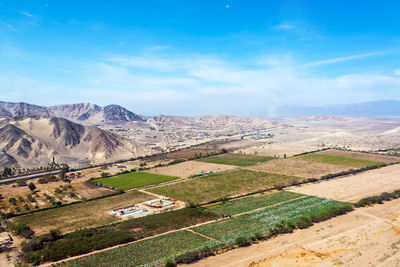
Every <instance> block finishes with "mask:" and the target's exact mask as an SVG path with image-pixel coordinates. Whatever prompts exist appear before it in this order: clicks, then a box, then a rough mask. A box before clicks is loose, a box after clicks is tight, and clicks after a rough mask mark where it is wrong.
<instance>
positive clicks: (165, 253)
mask: <svg viewBox="0 0 400 267" xmlns="http://www.w3.org/2000/svg"><path fill="white" fill-rule="evenodd" d="M217 244H218V243H217V242H215V241H212V240H209V239H207V238H204V237H202V236H199V235H196V234H194V233H191V232H189V231H179V232H175V233H170V234H167V235H163V236H159V237H155V238H152V239H147V240H143V241H139V242H136V243H133V244H129V245H126V246H122V247H118V248H115V249H112V250H108V251H104V252H101V253H97V254H94V255H90V256H87V257H83V258H79V259H76V260H72V261H68V262H65V263H63V264H59V265H57V266H63V267H78V266H86V267H91V266H93V267H102V266H104V267H109V266H156V265H159V264H162V263H163V260H164V259H166V258H171V259H173V258H174V256H176V255H179V254H183V253H185V252H189V251H193V250H196V249H200V248H203V247H205V246H209V247H215V246H216V245H217Z"/></svg>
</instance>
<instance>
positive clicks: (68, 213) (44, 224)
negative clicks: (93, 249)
mask: <svg viewBox="0 0 400 267" xmlns="http://www.w3.org/2000/svg"><path fill="white" fill-rule="evenodd" d="M153 198H154V197H153V196H150V195H147V194H144V193H141V192H138V191H129V192H126V193H124V194H121V195H116V196H112V197H107V198H101V199H96V200H92V201H87V202H82V203H78V204H74V205H70V206H64V207H59V208H55V209H49V210H44V211H40V212H36V213H32V214H28V215H24V216H19V217H15V218H13V219H12V220H13V221H14V222H16V223H25V224H27V225H29V226H30V227H31V228H32V229H33V230H34V231H35V232H36V234H41V233H45V232H48V231H49V230H50V229H60V230H61V231H62V232H67V231H73V230H77V229H80V228H86V227H97V226H101V225H105V224H109V223H113V222H116V221H119V220H120V219H119V218H118V217H116V216H114V215H111V214H109V212H110V210H112V209H115V208H120V207H124V206H127V205H133V204H136V203H140V202H144V201H147V200H150V199H153Z"/></svg>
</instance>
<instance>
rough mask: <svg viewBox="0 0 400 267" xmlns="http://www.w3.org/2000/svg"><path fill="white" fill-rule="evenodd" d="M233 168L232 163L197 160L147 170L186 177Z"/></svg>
mask: <svg viewBox="0 0 400 267" xmlns="http://www.w3.org/2000/svg"><path fill="white" fill-rule="evenodd" d="M235 168H237V167H236V166H232V165H223V164H216V163H207V162H199V161H186V162H182V163H178V164H174V165H170V166H165V167H158V168H154V169H151V170H149V171H148V172H151V173H156V174H164V175H171V176H179V177H181V178H188V177H189V176H191V175H193V174H198V173H204V172H208V171H212V172H214V173H216V172H222V171H227V170H232V169H235Z"/></svg>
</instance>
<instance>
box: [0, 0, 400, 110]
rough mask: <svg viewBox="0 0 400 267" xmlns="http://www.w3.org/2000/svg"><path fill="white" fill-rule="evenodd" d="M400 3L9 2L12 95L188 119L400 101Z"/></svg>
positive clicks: (5, 90)
mask: <svg viewBox="0 0 400 267" xmlns="http://www.w3.org/2000/svg"><path fill="white" fill-rule="evenodd" d="M399 11H400V4H399V3H398V2H397V1H385V2H382V1H372V0H367V1H352V2H349V1H343V0H340V1H332V2H329V3H328V2H326V1H324V2H322V1H301V3H300V1H268V2H267V1H251V2H249V1H244V0H241V1H235V0H232V1H219V0H213V1H212V0H208V1H183V0H181V1H177V0H170V1H161V0H159V1H155V0H149V1H118V2H109V1H96V3H95V4H94V2H92V1H54V0H53V1H18V2H15V1H9V0H0V93H1V98H0V100H1V101H11V102H28V103H32V104H37V105H46V106H49V105H56V104H66V103H78V102H91V103H95V104H99V105H107V104H111V103H113V104H119V105H122V106H124V107H126V108H128V109H129V110H132V111H133V112H135V113H139V114H144V115H157V114H165V115H183V116H196V115H216V114H220V115H222V114H224V115H242V116H273V114H274V110H275V109H276V108H277V107H278V106H281V105H310V106H319V105H327V104H346V103H357V102H363V101H376V100H385V99H397V100H400V90H399V88H400V63H399V62H400V49H399V48H398V47H399V43H400V18H399V16H398V14H399Z"/></svg>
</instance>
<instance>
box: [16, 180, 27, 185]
mask: <svg viewBox="0 0 400 267" xmlns="http://www.w3.org/2000/svg"><path fill="white" fill-rule="evenodd" d="M16 183H17V185H18V186H26V181H25V180H17V181H16Z"/></svg>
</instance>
